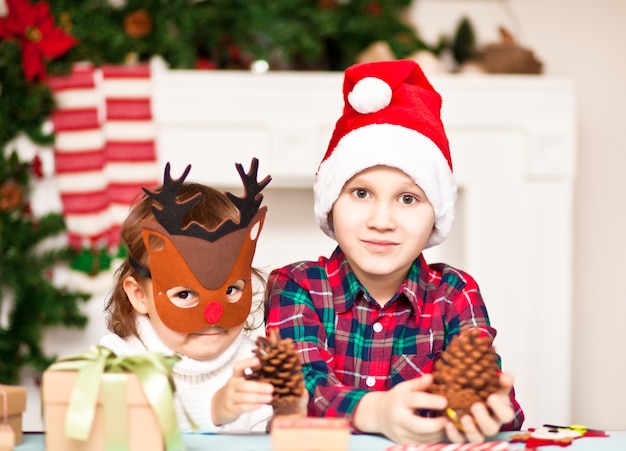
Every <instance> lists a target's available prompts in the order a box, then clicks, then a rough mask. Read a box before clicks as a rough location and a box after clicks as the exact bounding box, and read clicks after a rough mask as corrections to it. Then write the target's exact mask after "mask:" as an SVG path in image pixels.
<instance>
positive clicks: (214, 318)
mask: <svg viewBox="0 0 626 451" xmlns="http://www.w3.org/2000/svg"><path fill="white" fill-rule="evenodd" d="M223 313H224V307H222V304H220V303H219V302H215V301H211V302H209V303H208V304H207V305H206V307H205V308H204V319H205V320H206V322H207V323H209V324H215V323H217V322H218V321H219V320H220V318H221V317H222V314H223Z"/></svg>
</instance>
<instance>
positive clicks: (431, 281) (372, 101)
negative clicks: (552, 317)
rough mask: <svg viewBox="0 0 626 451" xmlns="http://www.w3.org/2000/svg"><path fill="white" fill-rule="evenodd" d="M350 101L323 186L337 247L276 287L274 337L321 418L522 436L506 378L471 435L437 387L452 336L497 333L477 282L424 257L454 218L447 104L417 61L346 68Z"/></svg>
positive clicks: (319, 190)
mask: <svg viewBox="0 0 626 451" xmlns="http://www.w3.org/2000/svg"><path fill="white" fill-rule="evenodd" d="M343 93H344V101H345V107H344V110H343V115H342V117H341V118H339V120H338V121H337V124H336V127H335V130H334V133H333V135H332V137H331V140H330V143H329V146H328V149H327V151H326V155H325V156H324V159H323V161H322V162H321V164H320V167H319V169H318V172H317V174H316V179H315V185H314V195H315V215H316V218H317V221H318V223H319V225H320V228H321V229H322V230H323V231H324V232H325V233H326V234H327V235H329V236H330V237H331V238H334V239H335V240H336V241H337V243H338V247H337V248H336V249H335V251H334V252H333V254H332V255H331V256H330V257H329V258H325V257H320V258H319V260H318V261H317V262H299V263H295V264H292V265H288V266H286V267H284V268H281V269H277V270H274V271H273V272H272V273H271V274H270V277H269V281H268V283H269V285H268V311H267V328H268V329H270V328H280V331H281V335H282V336H283V337H291V338H293V339H294V341H295V343H296V347H297V349H298V350H299V352H300V355H301V357H302V360H303V362H304V374H305V381H306V386H307V389H308V391H309V399H310V401H309V414H310V415H314V416H343V417H347V418H349V419H350V420H351V421H352V425H353V427H354V429H356V430H358V431H361V432H366V433H379V434H383V435H385V436H387V437H388V438H390V439H391V440H394V441H396V442H399V443H432V442H439V441H442V440H445V439H448V440H451V441H454V442H461V441H472V442H477V441H482V440H484V438H485V437H486V436H491V435H494V434H496V433H497V432H498V431H499V430H501V429H507V430H509V429H519V428H520V427H521V424H522V422H523V413H522V411H521V409H520V407H519V405H518V404H517V402H516V401H515V396H514V391H513V387H512V383H513V381H512V377H511V376H510V375H509V374H507V373H502V375H501V378H500V381H501V388H500V390H499V392H498V393H496V394H493V395H491V396H490V397H489V398H488V400H487V402H486V403H485V404H482V403H476V404H474V405H473V406H472V416H469V415H466V416H464V417H463V418H461V424H462V426H463V431H464V432H460V430H458V429H457V428H456V427H455V426H454V424H452V422H451V421H449V420H447V419H446V418H445V417H444V416H443V415H438V414H439V413H441V411H443V410H445V408H446V400H445V398H443V397H441V396H437V395H434V394H431V393H429V392H428V388H429V386H430V384H431V383H432V375H431V374H430V373H432V371H433V367H434V362H435V361H436V360H437V359H438V358H439V356H440V354H441V352H442V351H443V350H444V349H445V348H446V346H447V345H448V343H449V342H450V340H451V339H452V337H453V336H454V335H456V334H458V333H459V332H460V330H462V329H465V328H470V327H480V328H481V330H482V331H483V333H485V334H489V335H490V336H492V337H493V336H495V334H496V331H495V329H493V328H492V327H490V323H489V318H488V315H487V311H486V308H485V305H484V303H483V301H482V297H481V295H480V291H479V288H478V285H477V284H476V282H475V281H474V279H473V278H472V277H471V276H470V275H469V274H467V273H465V272H463V271H460V270H458V269H455V268H452V267H450V266H448V265H445V264H436V265H428V264H427V263H426V261H425V260H424V257H423V255H422V251H423V250H424V249H426V248H428V247H431V246H434V245H436V244H439V243H441V242H442V241H443V240H444V239H445V238H446V236H447V235H448V233H449V231H450V228H451V226H452V222H453V220H454V211H455V202H456V184H455V181H454V177H453V174H452V161H451V158H450V150H449V147H448V140H447V137H446V134H445V131H444V127H443V124H442V122H441V119H440V109H441V97H440V95H439V94H438V93H437V92H436V91H435V90H434V89H433V87H432V86H431V85H430V83H429V82H428V80H427V79H426V77H425V76H424V74H423V73H422V71H421V69H420V68H419V66H418V65H417V64H416V63H415V62H413V61H408V60H407V61H388V62H377V63H366V64H358V65H355V66H352V67H350V68H348V69H347V70H346V73H345V79H344V85H343ZM418 376H421V377H418ZM416 412H417V413H416ZM433 412H434V413H436V414H437V415H433ZM472 417H473V418H472Z"/></svg>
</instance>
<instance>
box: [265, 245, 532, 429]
mask: <svg viewBox="0 0 626 451" xmlns="http://www.w3.org/2000/svg"><path fill="white" fill-rule="evenodd" d="M474 326H479V327H481V329H483V330H484V331H485V332H486V333H487V334H489V335H490V336H492V337H494V336H495V334H496V331H495V329H493V328H492V327H490V324H489V318H488V316H487V310H486V308H485V305H484V303H483V300H482V297H481V295H480V291H479V289H478V285H477V284H476V282H475V281H474V279H473V278H472V277H471V276H470V275H469V274H466V273H464V272H462V271H459V270H457V269H454V268H452V267H451V266H448V265H444V264H436V265H430V266H429V265H427V264H426V262H425V260H424V258H423V257H422V256H421V255H420V256H419V257H418V258H417V259H416V260H415V261H414V262H413V264H412V265H411V268H410V269H409V274H408V276H407V278H406V280H405V281H404V282H403V283H402V285H401V286H400V288H399V289H398V291H397V293H396V294H395V295H394V296H393V298H392V299H391V300H390V301H389V302H387V304H386V305H385V306H384V307H380V306H379V305H378V303H377V302H376V301H375V300H374V299H372V298H371V297H370V295H369V294H368V292H367V290H366V289H365V288H364V287H363V285H361V283H360V282H359V281H358V280H357V278H356V276H355V275H354V273H353V272H352V270H351V269H350V265H349V263H348V261H347V260H346V258H345V255H344V253H343V252H342V251H341V249H340V248H339V247H337V249H336V250H335V252H334V253H333V254H332V256H331V257H330V258H325V257H320V259H319V261H318V262H310V261H307V262H299V263H295V264H292V265H289V266H286V267H284V268H281V269H276V270H274V271H272V273H271V274H270V276H269V280H268V309H267V328H268V329H270V328H275V327H278V328H280V330H281V336H282V337H283V338H287V337H291V338H293V340H294V341H295V344H296V348H297V349H298V351H299V352H300V355H301V357H302V360H303V363H304V367H303V370H304V374H305V381H306V386H307V389H308V391H309V395H310V399H311V402H310V403H309V414H310V415H313V416H331V417H335V416H345V417H348V418H351V417H352V414H353V413H354V411H355V409H356V407H357V405H358V403H359V401H360V400H361V398H362V397H363V396H364V395H365V394H366V393H368V392H369V391H371V390H388V389H389V388H391V387H393V386H394V385H396V384H398V383H400V382H402V381H405V380H408V379H412V378H414V377H416V376H419V375H422V374H425V373H431V372H432V371H433V367H434V362H435V361H436V360H437V359H438V358H439V356H440V354H441V352H442V351H443V350H444V349H445V348H446V346H447V345H448V343H449V342H450V340H451V339H452V337H453V336H454V335H456V334H458V333H459V332H460V330H461V329H464V328H468V327H474ZM511 401H512V403H513V407H514V410H515V419H514V420H513V422H511V423H510V424H507V425H503V427H502V429H503V430H518V429H520V428H521V425H522V422H523V420H524V414H523V412H522V410H521V408H520V406H519V404H518V403H517V402H516V401H515V394H514V392H513V391H512V393H511Z"/></svg>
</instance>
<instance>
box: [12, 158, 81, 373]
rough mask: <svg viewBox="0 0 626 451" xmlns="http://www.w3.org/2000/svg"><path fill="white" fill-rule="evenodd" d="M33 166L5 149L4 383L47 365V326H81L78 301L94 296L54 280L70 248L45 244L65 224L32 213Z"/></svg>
mask: <svg viewBox="0 0 626 451" xmlns="http://www.w3.org/2000/svg"><path fill="white" fill-rule="evenodd" d="M35 161H36V160H35ZM33 169H36V165H34V166H33V165H32V164H30V163H25V162H23V161H20V159H19V157H18V155H17V153H16V152H12V153H11V154H10V156H9V157H8V158H6V157H5V155H4V153H3V152H0V318H2V321H1V322H0V382H2V383H5V384H14V383H16V382H18V379H19V370H20V368H21V367H22V366H25V365H28V366H31V367H32V368H34V369H35V370H38V371H43V370H44V369H45V368H46V367H47V366H48V365H49V364H50V363H52V361H53V360H54V357H53V356H48V355H46V353H45V351H44V349H43V348H42V337H43V331H44V330H45V329H46V328H49V327H51V326H60V325H62V326H66V327H78V328H82V327H83V326H85V324H86V321H87V318H86V317H85V316H84V315H83V314H82V313H81V311H80V309H79V302H84V301H87V300H88V298H89V296H88V295H87V294H84V293H78V292H72V291H69V290H67V289H64V288H59V287H57V286H55V285H54V284H53V281H52V280H51V277H50V276H51V270H52V269H53V268H55V267H56V266H58V265H60V264H63V262H67V261H69V259H70V258H71V251H70V250H69V249H68V248H66V247H54V246H46V245H45V244H46V243H45V242H46V240H47V239H49V238H52V237H55V236H57V235H58V234H59V233H62V232H63V230H64V228H65V225H64V223H63V218H62V216H61V215H60V214H57V213H49V214H46V215H44V216H42V217H40V218H36V217H35V216H34V215H33V214H32V213H31V210H30V205H29V201H28V192H29V184H30V181H31V174H32V172H33Z"/></svg>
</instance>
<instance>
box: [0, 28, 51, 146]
mask: <svg viewBox="0 0 626 451" xmlns="http://www.w3.org/2000/svg"><path fill="white" fill-rule="evenodd" d="M53 109H54V100H53V99H52V94H51V92H50V90H49V89H48V88H47V87H46V86H45V85H42V84H39V83H31V82H28V81H26V80H25V79H24V73H23V72H22V65H21V54H20V48H19V45H18V44H17V42H16V41H13V40H6V41H0V149H2V148H4V146H5V145H6V143H8V142H9V141H10V140H11V139H13V138H14V137H15V136H16V135H17V134H18V133H19V132H24V133H26V134H27V135H28V136H29V137H30V139H32V140H33V141H34V142H36V143H38V144H44V145H45V144H51V143H52V140H53V137H52V135H50V134H48V135H46V134H44V133H43V132H42V131H41V129H42V125H43V123H44V122H45V121H46V119H48V117H49V115H50V114H51V113H52V111H53Z"/></svg>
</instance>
